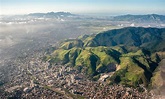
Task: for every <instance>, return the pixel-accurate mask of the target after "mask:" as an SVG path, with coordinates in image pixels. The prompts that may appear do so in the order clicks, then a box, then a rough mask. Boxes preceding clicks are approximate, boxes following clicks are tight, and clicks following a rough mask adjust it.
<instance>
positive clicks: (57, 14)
mask: <svg viewBox="0 0 165 99" xmlns="http://www.w3.org/2000/svg"><path fill="white" fill-rule="evenodd" d="M27 16H33V17H45V18H55V17H71V16H76V15H75V14H71V13H70V12H48V13H31V14H28V15H27Z"/></svg>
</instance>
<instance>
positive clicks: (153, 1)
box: [0, 0, 165, 15]
mask: <svg viewBox="0 0 165 99" xmlns="http://www.w3.org/2000/svg"><path fill="white" fill-rule="evenodd" d="M164 5H165V0H0V14H1V15H7V14H12V15H13V14H28V13H36V12H41V13H42V12H43V13H45V12H52V11H53V12H59V11H64V12H71V13H75V14H112V15H118V14H163V15H165V6H164Z"/></svg>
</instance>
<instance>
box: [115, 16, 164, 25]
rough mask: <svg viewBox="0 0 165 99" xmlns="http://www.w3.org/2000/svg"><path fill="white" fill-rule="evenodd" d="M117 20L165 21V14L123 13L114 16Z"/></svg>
mask: <svg viewBox="0 0 165 99" xmlns="http://www.w3.org/2000/svg"><path fill="white" fill-rule="evenodd" d="M113 20H115V21H131V22H139V23H140V22H165V15H158V14H147V15H130V14H128V15H122V16H116V17H114V18H113Z"/></svg>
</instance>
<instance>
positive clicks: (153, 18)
mask: <svg viewBox="0 0 165 99" xmlns="http://www.w3.org/2000/svg"><path fill="white" fill-rule="evenodd" d="M27 16H33V17H43V18H57V17H73V16H76V17H79V18H84V16H81V15H76V14H72V13H70V12H48V13H31V14H28V15H27ZM87 18H88V17H87ZM93 18H94V17H93ZM101 18H104V17H101ZM97 19H99V18H98V17H97ZM106 19H107V17H106ZM109 19H110V20H112V21H129V22H138V23H140V22H142V23H147V22H159V23H160V22H165V16H164V15H158V14H147V15H130V14H128V15H121V16H116V17H113V18H112V17H110V18H109Z"/></svg>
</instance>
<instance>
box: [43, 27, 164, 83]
mask: <svg viewBox="0 0 165 99" xmlns="http://www.w3.org/2000/svg"><path fill="white" fill-rule="evenodd" d="M141 31H143V32H141ZM127 33H128V34H131V36H130V35H128V34H127ZM125 34H126V35H125ZM137 34H138V36H137ZM144 34H145V36H144ZM146 34H148V35H149V36H150V38H152V39H149V40H148V41H146V42H144V43H148V42H149V43H150V42H151V43H153V42H155V41H156V42H159V39H160V37H161V38H162V40H161V41H162V42H163V41H164V37H165V29H163V28H162V29H158V28H142V27H127V28H122V29H115V30H110V31H105V32H102V33H98V34H96V35H93V36H87V35H85V36H81V37H79V38H77V39H71V40H65V41H63V42H62V43H61V45H60V47H59V48H57V49H56V50H55V51H54V52H53V53H52V54H51V55H48V56H45V57H44V60H45V61H48V60H49V62H50V63H51V64H54V63H59V62H61V64H65V65H69V66H74V67H75V68H77V69H78V70H79V71H80V72H83V73H85V74H86V75H88V77H90V78H92V79H95V80H98V79H99V78H98V77H100V76H101V75H102V74H104V73H109V72H114V73H113V74H112V75H109V77H108V79H107V80H106V82H109V83H110V84H113V83H120V84H124V85H128V86H138V85H139V84H144V85H145V86H148V85H149V84H150V81H151V78H152V76H153V73H154V70H155V69H156V68H157V66H158V63H159V60H160V59H159V57H158V55H157V54H156V53H155V52H157V51H163V50H160V49H158V48H157V47H155V49H154V50H152V49H150V48H151V47H148V46H149V45H150V44H144V45H143V42H142V44H132V42H135V41H137V42H139V40H137V39H135V38H136V36H137V37H143V36H144V37H143V38H139V39H140V40H141V39H144V38H147V37H148V35H147V36H146ZM134 35H135V37H134ZM124 37H126V38H127V39H123V40H121V39H122V38H124ZM134 39H135V40H134ZM120 40H121V41H120ZM121 42H122V43H121ZM125 42H126V43H125ZM114 43H115V44H114ZM156 44H157V43H156ZM141 45H143V46H141ZM150 46H152V45H150ZM161 47H162V48H163V49H164V48H165V46H164V45H162V46H161Z"/></svg>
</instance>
